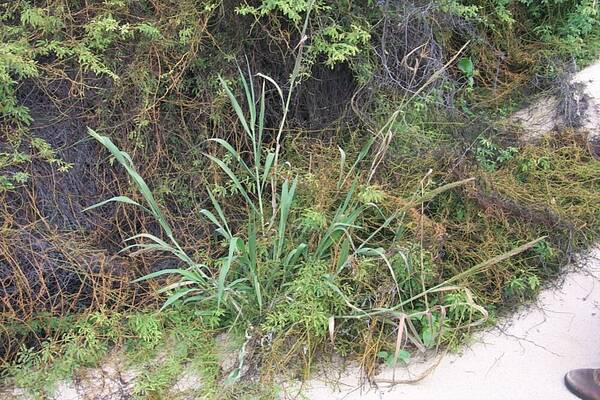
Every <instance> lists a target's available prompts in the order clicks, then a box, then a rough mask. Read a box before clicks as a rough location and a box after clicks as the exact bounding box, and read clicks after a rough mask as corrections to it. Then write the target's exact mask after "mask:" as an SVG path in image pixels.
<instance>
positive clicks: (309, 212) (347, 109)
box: [0, 0, 600, 398]
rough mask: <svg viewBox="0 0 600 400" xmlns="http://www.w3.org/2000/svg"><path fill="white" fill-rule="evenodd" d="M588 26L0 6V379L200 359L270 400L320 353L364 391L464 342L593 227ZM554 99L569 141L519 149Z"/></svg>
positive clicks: (51, 0) (469, 5) (318, 3)
mask: <svg viewBox="0 0 600 400" xmlns="http://www.w3.org/2000/svg"><path fill="white" fill-rule="evenodd" d="M599 11H600V10H599V5H598V4H597V2H596V1H595V0H543V1H531V0H472V1H468V0H429V1H420V0H414V1H413V0H411V1H392V0H384V1H374V0H373V1H371V0H365V1H351V0H252V1H230V0H154V1H129V0H104V1H101V0H97V1H89V0H88V1H67V0H45V1H42V0H40V1H37V0H35V1H25V0H13V1H6V2H1V3H0V22H1V24H0V36H1V38H2V42H3V43H4V44H3V46H2V47H0V129H1V131H0V200H1V203H0V204H1V207H0V216H1V217H0V221H1V223H0V233H1V236H0V284H1V286H0V292H1V293H2V296H0V298H1V303H0V304H1V305H0V306H1V307H2V310H1V311H2V313H1V317H0V327H1V329H0V340H1V343H0V357H1V359H2V360H3V364H2V366H0V373H1V374H2V375H1V376H2V377H3V378H4V380H5V382H6V383H8V384H10V383H16V384H17V385H21V386H24V387H26V388H27V390H29V391H30V392H31V393H33V394H36V395H38V396H40V397H42V396H44V393H48V392H51V391H52V388H53V384H54V383H56V381H57V380H59V379H62V378H66V377H69V376H72V374H73V373H76V372H77V370H78V369H79V368H81V367H84V366H93V365H96V364H97V363H99V362H100V361H101V360H102V359H103V358H104V357H105V356H107V354H109V353H110V352H111V349H114V348H116V349H123V351H124V352H125V353H126V354H128V357H130V359H131V362H132V363H134V364H137V365H142V366H144V368H145V370H146V372H145V373H144V375H143V376H142V377H140V379H139V381H138V382H137V383H136V386H135V390H134V393H133V394H134V395H135V396H137V397H139V398H161V397H163V396H165V394H164V393H166V392H165V391H166V390H167V389H168V388H169V387H170V385H171V383H172V382H173V381H174V380H175V379H176V377H177V376H178V375H180V374H181V372H182V370H183V368H184V366H190V365H191V366H193V367H195V368H197V369H198V370H199V371H200V372H199V373H200V375H201V376H202V378H203V382H204V385H203V387H202V389H200V392H201V395H203V396H205V397H206V398H218V397H226V396H230V397H231V398H240V396H242V393H244V394H245V395H246V396H247V397H249V398H259V397H260V396H263V397H264V398H271V397H274V396H276V394H275V391H274V389H272V388H271V387H270V386H269V385H262V386H256V387H251V382H261V383H263V384H264V383H270V382H272V379H273V377H274V376H276V374H282V373H287V372H289V371H294V373H295V372H298V371H300V372H301V374H302V376H308V373H309V372H310V367H311V365H313V363H314V361H315V359H317V358H318V357H322V356H323V355H326V354H331V353H334V352H335V353H338V354H341V355H343V356H346V357H348V358H349V359H351V360H356V361H358V362H360V364H361V366H362V367H363V369H364V371H365V373H366V375H367V376H373V375H374V374H375V373H376V371H377V368H378V366H379V365H381V364H382V363H386V364H388V365H396V364H400V363H402V362H404V361H406V360H407V359H408V358H409V357H410V354H411V352H416V351H426V350H428V349H433V350H436V349H438V348H440V347H447V346H450V347H454V346H458V345H460V344H461V343H462V342H463V341H464V339H465V338H466V337H468V335H469V334H470V333H471V332H472V330H473V329H474V328H475V327H477V326H480V325H482V324H485V323H493V321H494V318H495V316H496V315H498V313H499V312H501V311H502V310H506V309H508V308H510V307H511V306H514V305H516V304H519V303H522V302H524V301H527V300H529V299H532V298H534V297H535V295H536V293H537V292H538V290H539V289H540V287H541V286H542V285H543V284H544V282H545V281H547V280H548V279H549V278H552V277H553V276H555V275H556V273H557V272H559V271H560V267H561V266H563V265H564V264H565V263H567V262H568V261H570V260H571V257H572V256H573V254H574V253H575V252H576V251H579V250H582V249H584V248H585V247H586V246H587V245H588V244H589V243H591V242H592V241H593V240H595V239H596V238H597V237H598V236H599V233H600V223H599V222H598V221H600V219H599V218H598V217H599V215H598V211H597V210H599V209H600V184H599V183H598V181H597V176H599V174H600V160H598V159H597V158H596V157H597V154H598V151H597V149H595V148H594V146H590V145H589V143H587V141H586V138H585V134H584V133H582V132H579V131H578V129H577V128H578V119H577V115H576V113H574V112H573V110H572V104H571V103H572V101H571V100H572V95H573V93H575V92H576V91H577V88H576V87H573V86H572V85H570V84H569V76H570V74H571V73H572V72H574V71H575V70H577V69H578V68H580V67H581V66H583V65H585V64H587V63H589V62H590V61H592V60H593V59H594V58H595V57H596V55H597V50H598V46H599V44H600V36H599V33H600V29H599V28H600V14H599ZM541 92H546V93H551V94H554V95H557V96H559V98H560V99H561V100H562V102H561V104H563V107H562V108H561V110H562V112H563V113H564V117H565V118H564V120H565V121H566V126H565V127H564V131H563V132H560V133H556V134H553V135H552V136H548V137H544V138H541V139H540V140H538V141H537V142H535V143H532V142H524V141H521V140H519V127H518V126H514V125H513V124H511V123H509V122H507V119H506V117H507V116H508V115H509V114H510V113H511V111H512V110H514V109H515V108H516V107H518V106H520V105H522V104H524V102H525V99H526V98H528V97H530V96H531V95H532V94H538V93H541ZM223 332H228V335H229V336H230V337H231V340H232V342H234V343H235V344H237V347H236V351H237V352H239V357H238V362H237V363H236V365H235V366H234V367H233V368H231V369H230V370H225V369H223V368H220V367H219V366H218V364H219V362H218V359H219V357H220V355H219V354H218V352H217V351H216V350H215V348H216V347H215V337H217V335H220V334H223ZM165 348H167V349H168V350H166V351H165V350H164V349H165ZM157 360H159V361H157ZM223 382H224V383H226V384H227V385H228V386H227V388H228V389H226V390H220V389H219V387H220V385H221V384H222V383H223ZM264 387H268V388H269V389H268V390H262V389H261V388H264Z"/></svg>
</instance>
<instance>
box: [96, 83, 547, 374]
mask: <svg viewBox="0 0 600 400" xmlns="http://www.w3.org/2000/svg"><path fill="white" fill-rule="evenodd" d="M260 77H261V78H262V79H263V83H262V88H261V90H260V92H259V95H258V96H256V93H255V88H254V87H255V84H254V82H253V81H252V79H250V80H247V79H246V78H245V77H244V75H243V74H241V78H240V79H241V82H242V87H243V88H244V91H245V98H246V109H247V110H248V111H247V112H246V113H245V112H244V111H243V108H242V106H241V104H240V103H239V102H238V100H237V99H236V97H235V96H234V95H233V93H232V91H231V90H230V89H229V86H228V85H227V83H226V82H224V81H223V82H222V84H223V86H224V89H225V91H226V92H227V93H228V95H229V98H230V101H231V103H232V105H233V108H234V110H235V112H236V114H237V115H238V118H239V120H240V123H241V125H242V126H243V128H244V131H245V132H246V135H247V139H248V142H249V143H250V145H251V149H252V151H251V154H250V156H249V157H244V156H243V155H242V154H241V153H240V152H238V151H237V150H236V149H235V148H234V147H233V145H232V144H230V143H228V142H226V141H225V140H222V139H211V140H210V141H212V142H214V143H216V144H217V145H218V147H220V149H221V150H222V151H223V152H224V153H225V154H227V155H228V157H230V159H231V162H230V163H225V162H224V161H223V160H222V159H221V158H219V157H217V156H215V155H209V154H207V157H208V158H209V159H210V160H211V161H212V162H213V163H214V164H215V165H216V166H217V167H218V168H219V169H220V170H221V171H222V173H223V174H224V175H225V176H226V177H227V178H228V179H229V180H230V181H231V184H232V186H233V187H234V188H235V193H237V195H238V197H239V199H240V201H241V204H242V206H241V208H242V212H243V214H244V215H245V221H243V219H242V221H243V222H242V224H241V225H239V220H238V222H237V224H238V225H239V227H238V228H237V229H236V228H234V223H233V222H232V220H231V219H230V218H229V217H228V215H226V213H225V212H224V207H223V206H222V204H221V203H220V202H219V200H218V199H217V197H216V196H215V195H214V194H213V193H212V192H211V190H210V188H207V193H208V196H209V198H210V202H211V204H212V209H210V210H209V209H204V210H202V211H201V215H202V216H203V217H205V218H206V219H207V220H208V221H210V222H211V223H212V224H213V225H214V227H215V236H216V237H218V238H219V239H218V240H219V242H220V244H221V247H222V249H223V251H222V252H217V254H215V255H214V257H215V258H214V260H213V261H212V262H211V261H210V260H209V262H208V263H198V262H196V261H194V260H193V259H192V258H191V257H190V256H188V254H187V253H186V251H184V249H183V248H182V247H181V246H180V245H179V244H178V242H177V240H176V239H175V238H174V237H173V233H172V232H173V231H172V229H171V228H170V226H169V224H168V222H167V221H166V218H165V217H164V215H163V213H162V212H161V210H160V207H159V206H158V204H157V202H156V200H155V199H154V197H153V196H152V193H151V191H150V189H149V188H148V186H147V185H146V183H145V182H144V180H143V179H142V178H141V177H140V175H139V174H138V173H137V171H136V170H135V168H134V167H133V164H132V162H131V159H130V157H129V156H128V155H127V154H125V153H123V152H121V151H120V150H119V149H118V148H117V147H116V146H115V145H114V144H113V143H112V141H110V139H108V138H107V137H104V136H101V135H98V134H97V133H95V132H94V131H92V130H90V134H91V135H92V136H93V137H94V138H96V139H97V140H98V141H100V142H101V143H102V144H103V145H104V146H106V147H107V148H108V150H110V152H111V153H112V154H113V156H114V157H115V159H116V160H117V161H118V162H119V163H121V164H122V165H123V166H124V167H125V169H126V170H127V172H128V173H129V174H130V176H131V177H132V180H133V181H134V183H135V184H136V185H137V186H138V188H139V190H140V192H141V194H142V197H143V199H144V200H145V202H146V204H147V205H142V204H140V203H138V202H136V201H134V200H132V199H131V198H128V197H123V196H118V197H115V198H112V199H109V200H107V201H105V202H102V203H100V204H98V205H96V206H100V205H104V204H106V203H107V202H110V201H120V202H124V203H128V204H132V205H135V206H137V207H140V208H142V209H144V210H146V211H147V212H149V213H150V214H152V215H153V216H154V217H155V218H156V219H157V221H158V222H159V224H160V226H161V227H162V228H163V231H164V233H165V235H166V236H167V238H168V241H163V240H162V239H161V238H159V237H157V236H154V235H150V234H146V233H142V234H138V235H135V236H133V237H132V238H130V239H129V240H132V241H136V242H135V243H134V244H131V245H129V246H128V247H126V248H125V250H131V249H139V250H141V251H149V250H152V251H156V250H159V251H166V252H170V253H171V254H173V255H174V256H176V257H178V258H179V259H180V261H181V262H182V264H183V266H184V267H185V268H176V269H167V270H161V271H157V272H154V273H152V274H149V275H147V276H145V277H143V278H141V279H143V280H146V279H153V278H159V277H163V276H165V275H174V276H177V277H179V280H178V281H176V282H174V283H171V284H168V285H167V286H165V287H164V288H163V289H161V292H163V293H165V294H166V295H167V300H166V302H165V304H164V306H163V308H165V307H168V306H171V305H175V304H179V303H182V304H194V306H195V307H197V308H198V310H200V312H201V313H205V314H210V315H213V316H214V315H218V316H219V318H218V319H217V321H216V323H215V325H216V326H220V327H226V326H231V327H235V328H237V329H242V330H246V331H247V332H251V333H247V338H248V339H247V341H246V342H245V343H244V345H243V346H242V349H241V352H240V358H239V364H238V367H237V368H235V369H234V370H233V371H232V372H231V374H230V376H229V379H228V380H229V381H230V382H231V381H235V380H237V379H238V378H239V377H240V375H241V373H242V371H243V365H244V363H245V362H247V360H246V359H245V356H246V355H247V354H251V353H252V352H251V351H249V349H248V348H247V346H250V345H252V344H253V343H256V342H257V340H258V338H261V337H262V338H276V341H277V342H278V343H284V342H287V341H289V340H295V341H296V343H297V344H296V345H294V346H291V348H288V349H287V350H286V352H285V353H286V354H284V355H283V356H282V357H283V358H284V359H288V360H289V359H290V358H292V356H293V355H301V357H302V358H303V359H304V360H305V365H306V366H309V365H310V363H311V360H312V357H313V354H314V352H315V350H317V349H318V348H321V347H322V346H323V345H324V344H325V343H327V342H328V341H331V342H334V343H335V342H336V341H342V342H344V341H345V342H346V343H350V342H351V341H355V340H356V337H357V336H360V330H362V329H365V325H364V321H368V324H367V325H371V326H376V327H379V328H378V329H379V332H378V333H377V336H378V339H377V340H373V341H371V342H370V343H371V344H372V345H371V346H368V348H369V352H370V353H373V354H372V355H368V356H367V358H370V360H371V362H370V363H369V365H374V364H375V361H376V359H377V357H376V354H377V353H378V351H373V350H378V349H379V348H380V347H381V346H382V338H384V337H385V338H389V337H395V338H396V342H397V345H396V348H395V352H394V353H395V354H398V353H399V352H400V350H401V347H403V346H404V345H405V344H406V343H412V344H413V345H414V346H416V347H417V348H419V349H421V350H425V349H426V348H429V347H433V346H438V345H439V344H440V343H441V341H442V340H443V338H444V336H445V335H447V332H448V331H453V330H459V329H461V328H470V327H472V326H476V325H478V324H481V323H482V322H483V321H484V320H485V319H486V317H487V311H486V310H485V309H484V308H482V307H481V306H479V305H477V304H476V302H475V301H474V298H473V296H472V295H471V293H470V291H469V290H468V289H466V288H464V287H462V286H459V285H457V284H459V283H460V282H462V281H464V280H468V279H469V278H470V277H471V276H472V275H474V274H478V273H480V272H481V271H483V270H485V269H487V268H488V267H490V266H492V265H495V264H497V263H500V262H502V261H504V260H506V259H508V258H510V257H512V256H515V255H517V254H519V253H521V252H524V251H526V250H528V249H530V248H532V247H533V246H535V245H536V244H537V243H539V241H540V240H541V239H534V240H532V241H530V242H528V243H526V244H522V243H523V242H520V243H515V245H514V246H513V247H511V248H507V249H503V250H502V251H499V252H498V253H496V254H494V256H492V257H490V259H489V260H483V261H481V262H478V263H475V266H473V267H471V268H469V269H467V270H464V271H459V272H458V273H457V274H456V275H455V276H450V277H448V276H444V275H443V274H439V273H437V276H436V272H435V270H436V268H435V267H434V266H433V265H434V261H433V259H432V258H431V257H430V256H429V255H426V252H425V250H424V249H423V248H422V246H417V248H416V253H413V252H412V251H413V250H411V249H414V248H415V245H414V240H413V241H411V240H407V238H405V237H404V236H403V231H404V230H405V228H406V224H405V217H406V216H407V214H408V213H409V212H410V210H411V209H414V208H415V207H417V206H418V205H420V204H423V203H425V202H429V201H431V200H432V199H434V198H435V197H436V196H438V195H440V194H443V193H445V192H446V191H448V190H452V189H455V188H458V187H460V186H463V185H466V184H468V183H469V182H471V181H472V179H464V180H461V181H458V182H451V183H447V184H445V185H439V186H438V187H435V188H433V189H429V188H425V186H424V185H421V188H420V190H417V191H416V192H415V193H414V194H413V196H411V197H410V198H406V199H396V203H397V204H400V205H401V206H400V207H397V208H396V209H392V208H391V207H389V203H390V201H389V195H388V194H387V193H386V192H385V190H383V188H381V187H378V186H377V185H373V184H372V183H370V182H369V181H370V180H371V178H372V177H373V171H374V168H376V167H377V166H378V165H379V162H371V166H372V170H366V171H364V172H361V170H360V165H361V162H362V161H363V160H365V159H366V157H367V155H368V154H369V152H370V148H371V146H372V144H373V142H374V141H373V140H369V141H367V143H366V144H365V145H364V147H363V148H362V150H361V151H360V152H359V153H358V156H357V158H356V160H355V161H354V163H353V164H351V165H350V164H348V163H347V160H346V153H345V152H344V151H343V150H340V166H339V169H338V171H339V172H338V175H337V177H336V179H335V181H336V182H335V185H334V186H331V188H330V189H329V193H328V201H327V202H325V203H323V204H321V205H319V207H318V208H317V209H315V208H312V207H307V206H306V205H308V204H312V203H313V201H312V200H313V199H314V198H313V196H311V193H310V192H308V193H304V194H299V193H298V188H299V187H300V188H306V187H310V186H311V185H312V183H311V181H312V182H314V181H313V180H311V179H308V180H307V182H306V184H305V183H304V179H303V176H298V175H295V176H294V173H293V170H292V169H290V168H288V167H286V165H284V164H281V165H280V156H281V151H282V145H281V144H282V143H281V141H280V140H281V138H280V135H281V132H282V129H283V127H284V124H285V117H286V112H285V110H286V109H287V107H288V106H289V94H288V102H286V101H285V97H284V95H283V92H282V90H281V89H280V88H279V86H277V85H276V84H275V83H274V82H273V81H272V80H271V79H270V78H269V77H266V76H264V75H260ZM267 82H269V83H271V84H273V85H275V88H276V90H277V92H278V93H279V94H280V98H281V100H282V104H283V109H284V113H283V117H282V122H281V124H280V128H279V133H278V134H277V135H276V141H275V144H274V147H273V148H268V147H267V148H264V147H263V146H264V144H263V142H262V141H263V130H264V115H265V106H266V104H265V86H266V83H267ZM293 86H294V76H292V82H291V84H290V87H292V88H293ZM380 156H381V154H380V153H379V152H377V154H376V157H380ZM248 160H249V161H248ZM306 185H307V186H306ZM313 194H314V193H313ZM301 203H304V204H306V205H301ZM386 204H387V205H388V206H387V207H385V206H384V205H386ZM96 206H94V207H96ZM293 220H299V221H301V222H300V223H299V224H291V223H290V221H293ZM139 240H145V241H146V242H143V241H139ZM414 254H417V256H415V255H414ZM426 259H428V261H427V262H426ZM370 276H376V277H377V279H376V281H371V282H370V281H369V280H370V278H369V277H370ZM436 278H437V279H436ZM448 293H455V294H456V295H455V296H454V297H453V299H454V300H453V301H452V302H450V303H448V302H447V301H446V300H445V295H446V294H448ZM461 293H462V295H460V294H461ZM448 309H454V310H457V309H461V310H463V311H462V312H461V313H454V315H459V314H460V315H461V317H460V318H458V319H456V320H454V321H448V320H446V319H445V317H444V316H445V315H446V314H447V310H448ZM467 310H468V311H467ZM465 316H468V318H467V317H465ZM372 334H375V333H374V332H372ZM271 340H272V339H269V340H268V341H267V343H269V341H271ZM263 342H264V340H263ZM367 342H369V341H367ZM361 344H362V343H361ZM263 347H265V346H263ZM266 347H267V348H268V347H269V346H266ZM277 347H278V345H277V344H276V342H274V346H273V347H272V348H273V349H275V348H277ZM263 350H265V349H263ZM354 350H357V348H355V349H354Z"/></svg>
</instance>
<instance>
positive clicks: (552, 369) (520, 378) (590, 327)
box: [289, 248, 600, 400]
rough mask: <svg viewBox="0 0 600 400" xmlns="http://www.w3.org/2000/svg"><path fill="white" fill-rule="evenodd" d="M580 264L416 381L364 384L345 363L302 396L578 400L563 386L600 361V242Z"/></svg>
mask: <svg viewBox="0 0 600 400" xmlns="http://www.w3.org/2000/svg"><path fill="white" fill-rule="evenodd" d="M585 264H586V266H585V267H582V268H580V269H577V270H571V272H569V273H567V274H566V275H565V276H564V280H562V281H561V282H560V283H557V287H556V286H555V287H552V288H548V289H546V290H544V291H543V292H542V293H541V295H540V297H539V299H538V301H537V303H536V304H534V305H531V306H529V307H527V308H526V309H524V310H522V311H520V312H518V313H517V314H516V315H514V316H512V317H510V318H508V319H506V320H505V321H503V322H501V323H500V325H499V326H498V327H496V328H493V329H492V330H489V331H485V332H482V333H480V334H479V335H478V336H477V337H476V338H475V339H474V342H473V344H472V345H471V346H469V347H468V348H466V349H464V350H463V351H462V352H461V354H450V355H446V356H445V357H443V358H442V359H441V361H440V363H439V365H438V366H437V368H435V369H434V370H433V372H431V373H430V374H428V375H427V376H426V377H425V378H424V379H422V380H421V381H420V382H418V383H416V384H399V385H395V386H391V387H390V386H389V385H388V386H387V387H385V385H381V384H380V385H379V387H378V388H376V387H369V386H364V385H363V386H362V387H361V385H360V384H359V380H358V376H359V374H358V370H357V369H355V368H350V369H348V370H346V371H345V372H344V373H342V374H341V376H337V377H336V376H335V375H336V372H332V371H330V373H329V377H328V378H327V379H328V381H329V382H331V381H338V383H337V384H335V385H332V384H331V383H325V382H324V381H323V380H315V381H312V382H310V383H309V384H308V385H307V387H305V388H304V390H303V394H304V396H305V397H304V398H306V399H311V400H321V399H323V400H325V399H327V400H334V399H335V400H337V399H340V400H341V399H344V400H355V399H364V400H371V399H372V400H375V399H377V400H392V399H394V400H398V399H409V400H434V399H435V400H481V399H486V400H496V399H497V400H500V399H502V400H521V399H523V400H535V399H544V400H565V399H567V400H568V399H576V397H575V396H573V395H571V394H570V393H569V392H568V391H567V390H566V389H565V387H564V385H563V377H564V374H565V373H566V372H567V371H568V370H569V369H572V368H583V367H600V248H597V249H595V250H594V251H593V252H592V253H591V254H590V256H589V261H588V262H587V263H585ZM429 365H430V364H429ZM429 365H427V364H416V365H411V366H410V367H409V369H408V370H406V368H397V369H396V371H392V370H385V371H383V372H382V373H381V374H380V376H379V377H378V378H379V379H381V378H387V379H389V378H392V377H395V379H406V378H407V377H409V376H413V377H415V376H418V375H419V372H420V371H423V370H424V369H426V368H427V367H428V366H429ZM289 394H290V397H292V396H291V393H289ZM299 398H302V397H299Z"/></svg>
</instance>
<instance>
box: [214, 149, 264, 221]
mask: <svg viewBox="0 0 600 400" xmlns="http://www.w3.org/2000/svg"><path fill="white" fill-rule="evenodd" d="M205 156H206V157H208V158H209V159H210V160H211V161H212V162H214V163H215V164H217V165H218V166H219V167H220V168H221V169H222V170H223V172H225V173H226V174H227V176H229V178H230V179H231V180H232V181H233V184H234V185H235V188H236V189H237V190H238V192H240V194H241V195H242V196H243V197H244V200H246V202H247V204H248V206H250V207H251V208H252V210H254V211H256V206H255V205H254V202H253V201H252V200H251V199H250V196H248V193H247V192H246V189H244V186H243V185H242V184H241V182H240V180H239V179H238V177H237V176H236V175H235V174H234V173H233V171H231V169H230V168H229V167H228V166H227V165H226V164H225V163H224V162H223V161H221V160H219V159H218V158H216V157H213V156H211V155H209V154H205Z"/></svg>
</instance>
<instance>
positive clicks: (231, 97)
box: [219, 77, 252, 137]
mask: <svg viewBox="0 0 600 400" xmlns="http://www.w3.org/2000/svg"><path fill="white" fill-rule="evenodd" d="M219 82H221V86H222V87H223V89H225V93H227V97H229V101H230V102H231V106H232V107H233V110H234V111H235V113H236V115H237V117H238V119H239V120H240V123H241V124H242V127H243V128H244V130H245V131H246V133H247V134H248V136H250V137H252V131H251V130H250V127H249V126H248V122H247V121H246V116H245V115H244V111H242V107H241V106H240V103H238V101H237V99H236V98H235V96H234V94H233V92H232V91H231V89H230V88H229V85H228V84H227V82H225V80H224V79H223V78H221V77H219Z"/></svg>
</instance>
